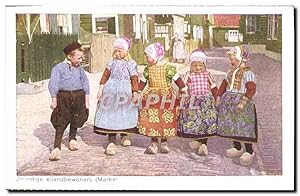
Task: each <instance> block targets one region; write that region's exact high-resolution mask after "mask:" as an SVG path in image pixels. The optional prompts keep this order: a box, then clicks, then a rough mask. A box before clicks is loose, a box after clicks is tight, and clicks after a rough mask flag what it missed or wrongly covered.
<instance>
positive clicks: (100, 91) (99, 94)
mask: <svg viewBox="0 0 300 196" xmlns="http://www.w3.org/2000/svg"><path fill="white" fill-rule="evenodd" d="M103 87H104V85H103V84H101V85H100V87H99V90H98V94H97V100H98V101H99V100H100V98H101V97H102V95H103Z"/></svg>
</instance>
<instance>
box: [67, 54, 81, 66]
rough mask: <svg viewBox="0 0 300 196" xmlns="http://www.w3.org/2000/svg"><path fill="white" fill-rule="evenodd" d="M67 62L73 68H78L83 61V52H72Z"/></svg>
mask: <svg viewBox="0 0 300 196" xmlns="http://www.w3.org/2000/svg"><path fill="white" fill-rule="evenodd" d="M68 60H69V61H70V62H71V64H72V65H73V66H75V67H78V66H79V65H80V64H81V62H82V60H83V52H82V51H79V50H75V51H73V52H72V53H71V54H70V55H68Z"/></svg>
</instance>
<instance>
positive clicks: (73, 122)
mask: <svg viewBox="0 0 300 196" xmlns="http://www.w3.org/2000/svg"><path fill="white" fill-rule="evenodd" d="M56 98H57V107H56V108H55V109H54V110H53V112H52V114H51V123H52V125H53V126H54V128H55V130H56V133H55V141H54V148H59V149H61V142H62V137H63V134H64V130H65V129H66V128H67V126H68V125H69V124H70V133H69V141H71V140H72V139H74V140H76V134H77V129H78V128H80V127H82V126H83V124H84V123H85V122H86V121H87V119H88V115H89V110H88V109H87V108H86V106H85V93H84V91H83V90H76V91H59V92H58V94H57V97H56Z"/></svg>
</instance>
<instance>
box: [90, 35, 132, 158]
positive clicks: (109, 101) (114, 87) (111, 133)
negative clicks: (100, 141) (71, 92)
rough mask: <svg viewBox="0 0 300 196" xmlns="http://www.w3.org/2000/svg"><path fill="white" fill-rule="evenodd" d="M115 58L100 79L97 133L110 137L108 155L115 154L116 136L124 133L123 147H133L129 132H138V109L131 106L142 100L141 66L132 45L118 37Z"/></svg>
mask: <svg viewBox="0 0 300 196" xmlns="http://www.w3.org/2000/svg"><path fill="white" fill-rule="evenodd" d="M113 47H114V51H113V59H112V60H111V61H110V62H109V63H108V65H107V67H106V69H105V70H104V72H103V75H102V78H101V80H100V86H99V91H98V95H97V98H98V106H97V110H96V116H95V126H94V132H96V133H102V134H108V141H109V143H108V145H107V147H106V148H105V154H107V155H115V153H116V146H115V144H116V134H117V133H120V134H121V145H122V146H130V145H131V141H130V140H129V137H128V136H127V133H135V132H137V129H136V126H137V120H138V107H137V106H135V105H133V104H131V102H133V103H135V102H137V99H138V97H137V96H138V94H137V91H138V72H137V64H136V62H135V61H134V60H133V59H132V58H131V56H130V55H129V53H128V50H129V48H130V42H129V40H128V39H126V38H118V39H117V40H116V41H115V42H114V44H113Z"/></svg>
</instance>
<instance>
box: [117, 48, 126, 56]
mask: <svg viewBox="0 0 300 196" xmlns="http://www.w3.org/2000/svg"><path fill="white" fill-rule="evenodd" d="M125 54H126V51H125V50H123V49H120V48H114V56H115V58H116V59H123V58H124V57H125Z"/></svg>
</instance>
